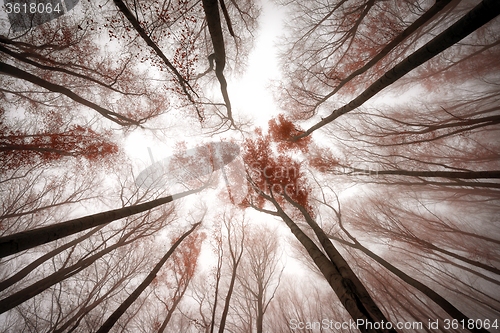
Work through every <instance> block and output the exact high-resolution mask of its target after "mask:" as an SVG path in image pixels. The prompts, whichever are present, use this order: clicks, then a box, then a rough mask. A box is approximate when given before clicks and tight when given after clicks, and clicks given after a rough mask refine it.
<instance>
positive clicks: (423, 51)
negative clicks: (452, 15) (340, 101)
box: [293, 0, 500, 140]
mask: <svg viewBox="0 0 500 333" xmlns="http://www.w3.org/2000/svg"><path fill="white" fill-rule="evenodd" d="M499 14H500V1H498V0H484V1H482V2H481V3H480V4H479V5H477V6H476V7H474V8H473V9H472V10H471V11H470V12H469V13H467V14H466V15H465V16H464V17H462V18H461V19H460V20H458V21H457V22H456V23H455V24H453V25H452V26H451V27H449V28H448V29H446V30H445V31H443V32H442V33H440V34H439V35H438V36H436V37H435V38H434V39H432V40H431V41H430V42H428V43H427V44H425V45H424V46H422V47H421V48H419V49H418V50H417V51H415V52H413V54H411V55H410V56H408V57H407V58H406V59H404V60H403V61H401V62H400V63H399V64H397V65H396V66H394V67H393V68H391V69H390V70H389V71H387V72H386V73H385V74H384V75H383V76H382V77H380V78H379V79H378V80H377V81H376V82H375V83H373V84H372V85H371V86H369V87H368V88H367V89H366V90H365V91H363V92H362V93H361V94H360V95H359V96H358V97H356V98H355V99H353V100H352V101H350V102H349V103H348V104H346V105H344V106H342V107H340V108H338V109H336V110H335V111H333V112H332V113H331V114H330V115H329V116H327V117H326V118H323V120H321V121H320V122H318V123H316V124H315V125H314V126H312V127H311V128H309V129H308V130H307V131H305V132H304V133H302V134H301V135H298V136H296V137H295V138H293V139H294V140H298V139H300V138H303V137H306V136H308V135H309V134H311V133H312V132H314V131H315V130H317V129H319V128H321V127H323V126H325V125H326V124H328V123H330V122H332V121H334V120H335V119H337V118H338V117H340V116H342V115H344V114H346V113H348V112H350V111H352V110H354V109H356V108H358V107H359V106H361V105H363V103H365V102H366V101H368V100H369V99H370V98H372V97H373V96H375V95H376V94H377V93H379V92H380V91H382V89H384V88H386V87H388V86H389V85H391V84H393V83H394V82H396V81H397V80H398V79H400V78H401V77H403V76H404V75H405V74H407V73H409V72H410V71H412V70H414V69H415V68H417V67H418V66H420V65H422V64H423V63H424V62H426V61H427V60H429V59H432V58H433V57H435V56H436V55H438V54H439V53H441V52H443V51H444V50H446V49H447V48H449V47H450V46H452V45H453V44H455V43H457V42H459V41H460V40H462V39H463V38H465V37H467V36H468V35H469V34H471V33H472V32H474V31H475V30H477V29H478V28H480V27H481V26H483V25H484V24H486V23H488V22H489V21H491V20H492V19H494V18H495V17H496V16H498V15H499Z"/></svg>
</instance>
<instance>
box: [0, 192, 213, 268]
mask: <svg viewBox="0 0 500 333" xmlns="http://www.w3.org/2000/svg"><path fill="white" fill-rule="evenodd" d="M203 188H204V187H201V188H199V189H196V190H190V191H186V192H182V193H179V194H175V195H173V196H172V195H169V196H167V197H163V198H160V199H156V200H152V201H149V202H146V203H143V204H139V205H133V206H128V207H123V208H120V209H114V210H109V211H107V212H103V213H98V214H93V215H88V216H85V217H80V218H77V219H73V220H69V221H66V222H62V223H58V224H54V225H50V226H46V227H41V228H37V229H34V230H29V231H24V232H19V233H17V234H13V235H9V236H6V237H0V258H3V257H6V256H8V255H11V254H14V253H18V252H20V251H23V250H27V249H30V248H32V247H35V246H37V245H41V244H45V243H48V242H51V241H54V240H56V239H60V238H63V237H66V236H69V235H72V234H75V233H77V232H80V231H83V230H86V229H89V228H93V227H97V226H99V225H103V224H107V223H109V222H112V221H116V220H119V219H122V218H124V217H128V216H131V215H134V214H138V213H141V212H145V211H148V210H150V209H153V208H155V207H158V206H161V205H163V204H166V203H168V202H171V201H173V200H176V199H179V198H182V197H185V196H187V195H190V194H193V193H196V192H199V191H201V190H202V189H203Z"/></svg>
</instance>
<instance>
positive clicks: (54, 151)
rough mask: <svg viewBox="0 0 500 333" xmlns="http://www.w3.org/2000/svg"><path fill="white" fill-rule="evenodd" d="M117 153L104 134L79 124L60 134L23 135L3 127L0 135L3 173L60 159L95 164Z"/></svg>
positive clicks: (0, 156)
mask: <svg viewBox="0 0 500 333" xmlns="http://www.w3.org/2000/svg"><path fill="white" fill-rule="evenodd" d="M116 153H118V146H117V145H116V144H115V143H112V142H110V141H109V140H107V139H106V138H105V137H104V135H102V134H99V133H97V132H95V131H94V130H92V129H90V128H86V127H82V126H79V125H74V126H72V127H71V128H70V129H68V130H66V131H64V132H60V133H37V134H26V133H22V132H20V131H16V130H8V129H7V128H6V127H4V128H2V129H1V132H0V158H1V159H2V160H3V161H5V163H4V164H3V169H4V170H9V169H15V168H18V167H20V166H23V165H33V164H35V163H50V162H53V161H57V160H59V159H61V158H62V157H64V156H69V157H77V158H78V157H83V158H85V159H87V160H89V161H92V162H99V161H101V160H103V159H104V158H106V157H109V156H111V155H114V154H116Z"/></svg>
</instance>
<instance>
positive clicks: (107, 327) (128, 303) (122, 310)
mask: <svg viewBox="0 0 500 333" xmlns="http://www.w3.org/2000/svg"><path fill="white" fill-rule="evenodd" d="M200 224H201V222H198V223H196V224H194V225H193V227H191V229H189V230H188V231H186V232H185V233H184V234H183V235H182V236H181V237H180V238H179V239H178V240H177V241H176V242H175V243H174V244H173V245H172V247H170V249H169V250H168V252H167V253H166V254H165V255H164V256H163V258H161V260H160V261H159V262H158V263H157V264H156V266H155V267H154V268H153V270H152V271H151V272H150V273H149V274H148V276H146V278H145V279H144V281H142V283H141V284H140V285H139V286H138V287H137V288H136V289H135V290H134V291H133V292H132V294H130V296H129V297H127V299H126V300H125V301H124V302H123V303H122V304H121V305H120V306H119V307H118V308H117V309H116V310H115V312H113V313H112V314H111V316H109V318H108V320H106V322H105V323H104V324H103V325H102V326H101V328H99V330H98V331H97V333H106V332H109V330H110V329H111V328H112V327H113V325H114V324H115V323H116V322H117V321H118V319H120V317H121V316H122V315H123V314H124V313H125V311H126V310H127V309H128V308H129V307H130V306H131V305H132V304H133V303H134V301H135V300H136V299H137V298H138V297H139V295H140V294H141V293H142V292H143V291H144V290H145V289H146V288H147V287H148V286H149V285H150V284H151V282H153V280H154V278H155V277H156V274H158V272H159V271H160V269H161V268H162V266H163V265H164V264H165V262H166V261H167V259H168V258H169V257H170V256H171V255H172V253H174V251H175V249H176V248H177V246H179V244H180V243H182V241H183V240H184V239H185V238H186V237H187V236H189V234H191V233H192V232H193V231H194V230H195V229H196V228H197V227H198V226H199V225H200Z"/></svg>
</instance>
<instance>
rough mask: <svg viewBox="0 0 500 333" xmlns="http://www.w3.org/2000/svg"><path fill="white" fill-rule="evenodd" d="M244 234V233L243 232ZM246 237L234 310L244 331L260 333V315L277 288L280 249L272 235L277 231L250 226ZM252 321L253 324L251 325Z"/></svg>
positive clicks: (261, 317) (262, 319) (262, 316)
mask: <svg viewBox="0 0 500 333" xmlns="http://www.w3.org/2000/svg"><path fill="white" fill-rule="evenodd" d="M247 232H248V231H247ZM248 233H249V235H247V237H246V244H245V245H246V248H247V249H248V250H247V254H246V256H244V257H243V258H242V263H241V267H240V272H239V273H238V276H237V279H238V282H239V284H240V285H241V286H240V289H242V290H241V291H240V293H241V294H240V295H238V297H237V298H236V301H237V302H238V305H237V306H235V308H236V309H235V310H236V311H238V312H243V313H244V314H245V315H246V316H247V318H248V319H247V320H248V322H247V323H246V325H241V324H240V325H238V326H240V328H241V326H244V327H246V331H248V332H253V330H252V327H255V330H256V332H257V333H262V332H263V328H264V315H265V314H266V312H267V309H268V307H269V305H270V303H271V301H272V300H273V299H274V295H275V293H276V291H277V289H278V288H279V285H280V280H281V275H282V273H283V269H284V266H283V267H281V269H280V264H279V259H280V253H279V251H280V249H279V243H278V242H276V240H275V238H274V237H273V235H275V234H276V233H277V230H276V229H274V230H272V229H270V228H269V227H265V226H263V227H260V226H258V227H253V228H252V229H250V230H249V232H248ZM253 318H255V319H254V320H255V323H253V320H252V319H253Z"/></svg>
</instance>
